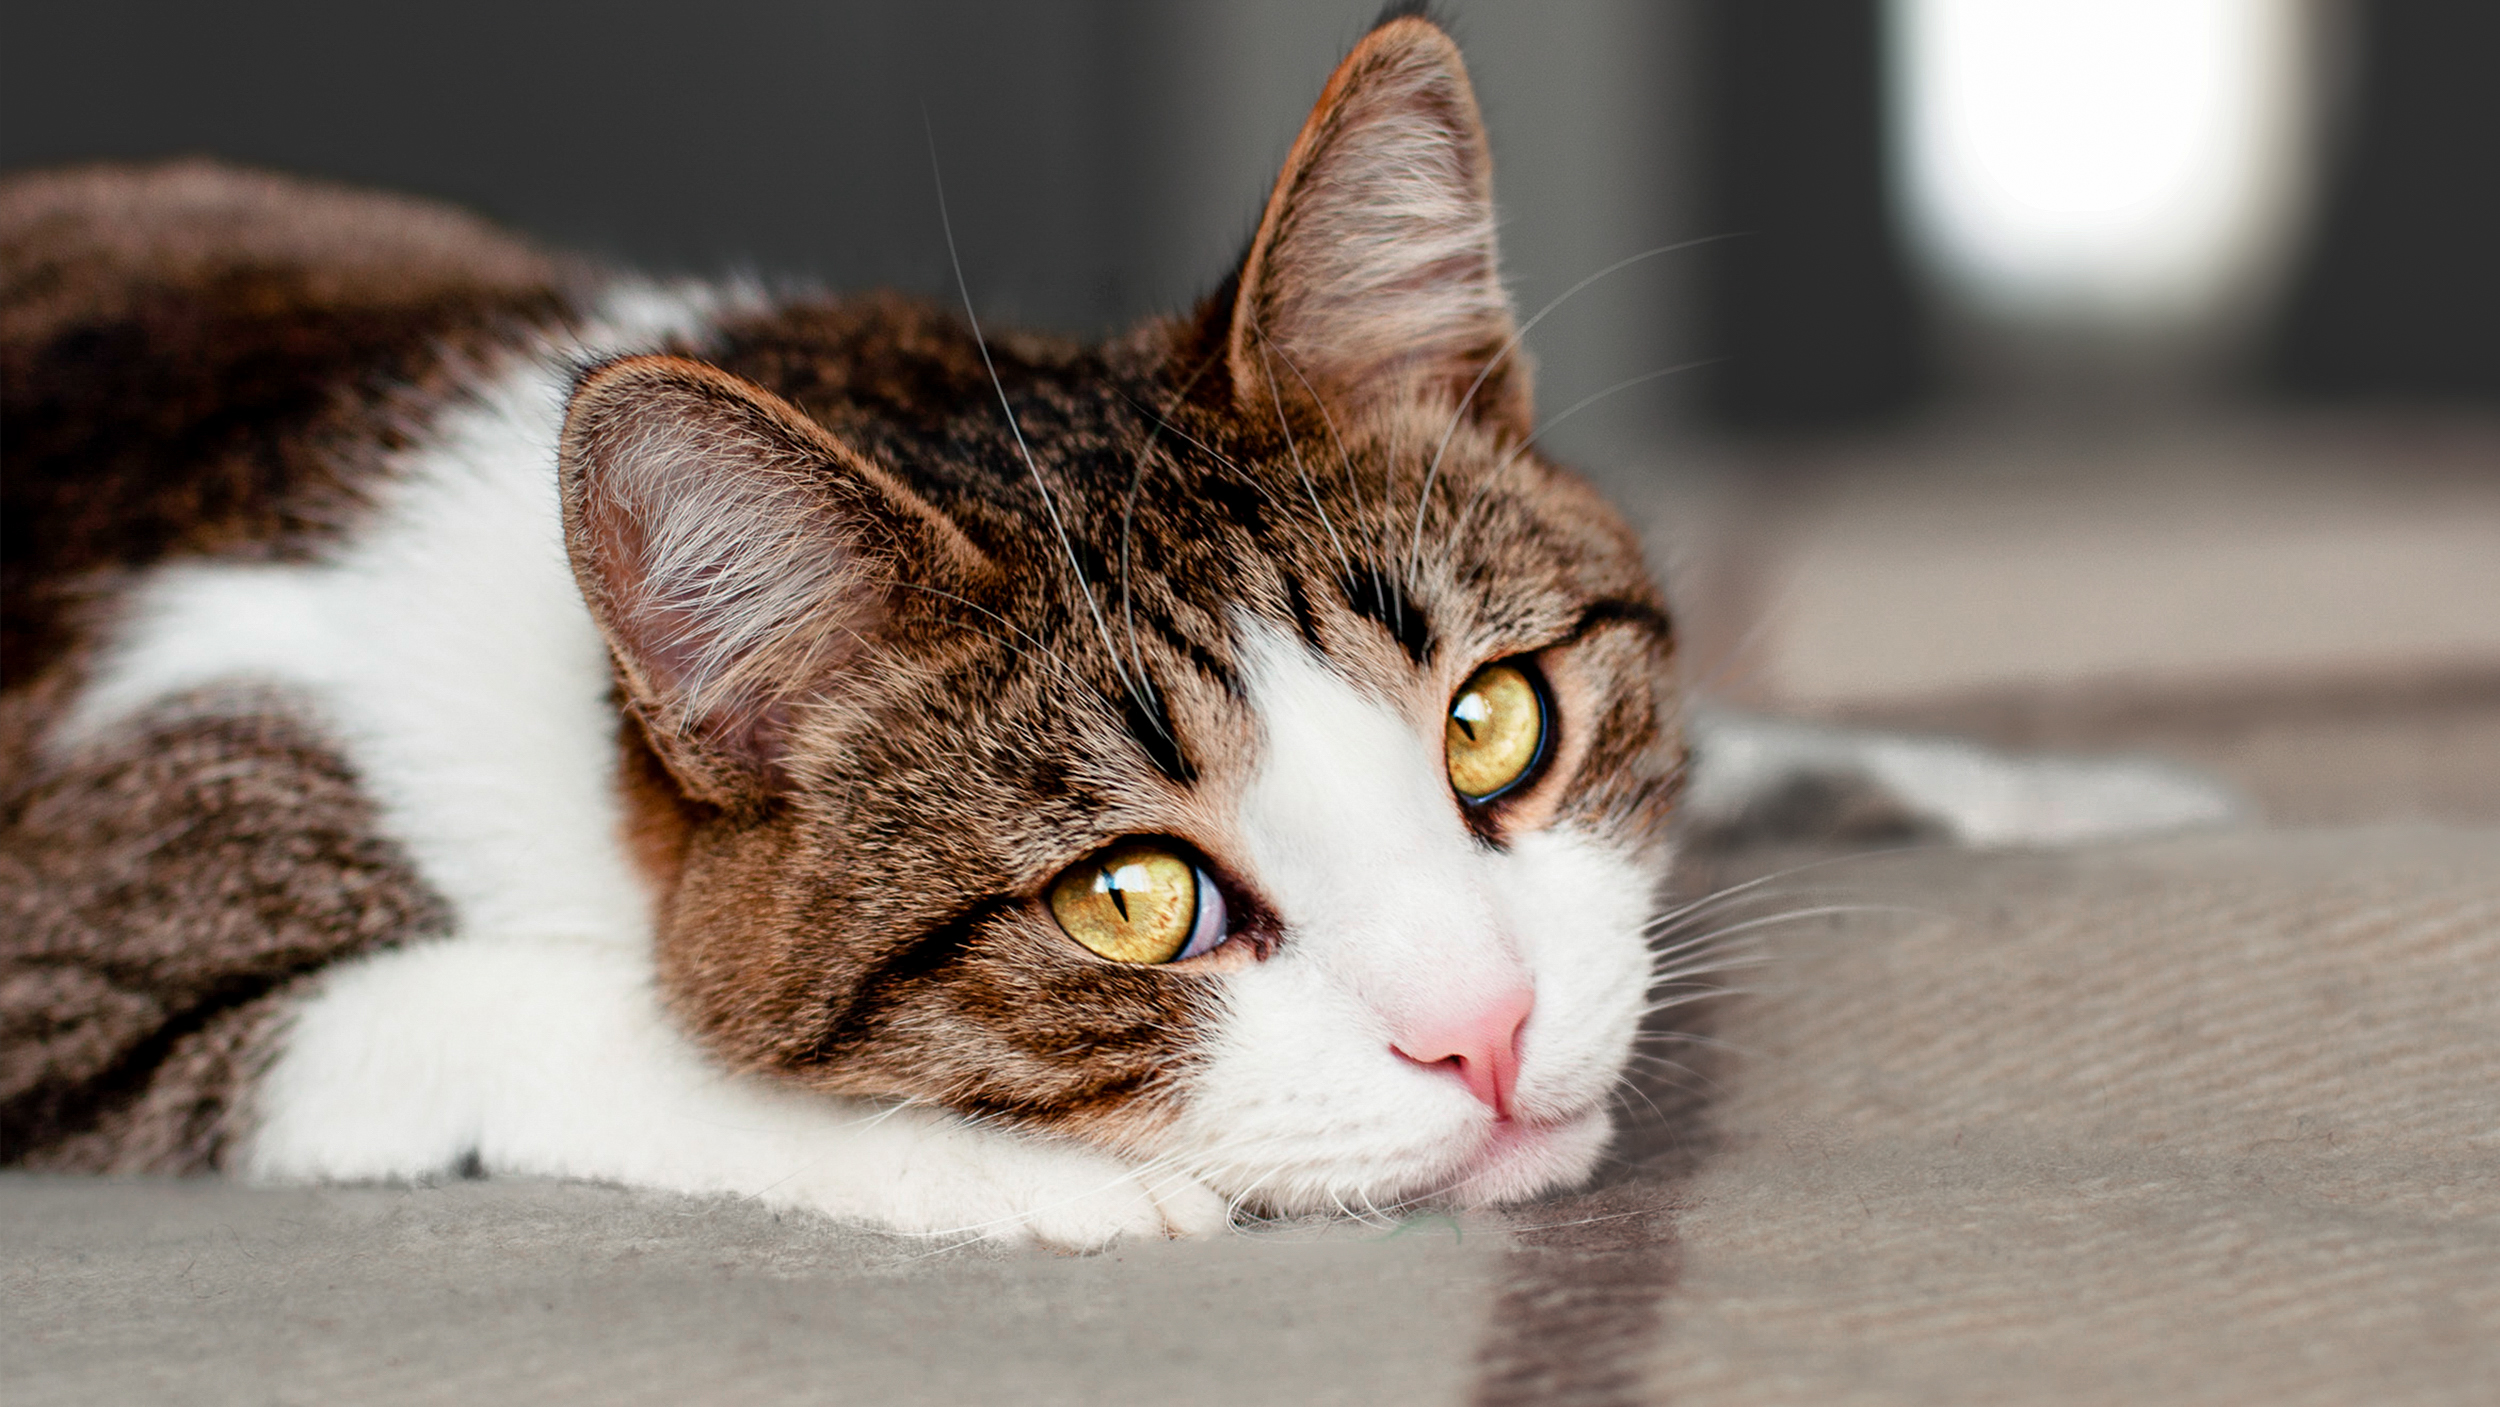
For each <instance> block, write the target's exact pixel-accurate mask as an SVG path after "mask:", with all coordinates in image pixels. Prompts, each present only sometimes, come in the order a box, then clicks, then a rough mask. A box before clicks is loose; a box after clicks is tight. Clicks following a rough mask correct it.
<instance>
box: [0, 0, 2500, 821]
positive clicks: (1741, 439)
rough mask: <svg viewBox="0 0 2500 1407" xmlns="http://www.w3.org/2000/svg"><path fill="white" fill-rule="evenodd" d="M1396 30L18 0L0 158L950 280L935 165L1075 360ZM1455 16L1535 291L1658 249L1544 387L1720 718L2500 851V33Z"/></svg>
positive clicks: (2139, 14) (1576, 324) (770, 269)
mask: <svg viewBox="0 0 2500 1407" xmlns="http://www.w3.org/2000/svg"><path fill="white" fill-rule="evenodd" d="M1376 9H1377V6H1376V3H1374V0H1258V3H1249V2H1248V0H1241V2H1240V3H1217V0H1160V3H1150V2H1149V0H1025V2H1024V3H973V0H909V2H908V3H904V2H902V0H895V2H894V3H842V0H816V2H815V3H797V0H713V3H709V4H705V5H701V6H687V5H663V4H652V3H636V2H635V0H615V2H614V3H604V4H599V5H560V4H535V5H534V4H527V3H515V2H514V0H501V3H491V4H490V3H484V0H437V3H434V4H431V5H426V6H414V7H382V6H349V5H339V4H336V3H319V4H315V3H293V2H292V0H266V3H259V4H249V5H200V4H196V3H190V4H186V3H169V2H168V0H82V3H80V4H78V5H53V6H14V7H12V8H11V9H10V10H9V12H8V13H7V15H6V18H5V21H4V23H5V26H6V28H5V31H4V32H0V166H5V167H7V168H11V169H15V168H22V167H30V166H42V165H53V164H60V163H67V162H77V161H89V160H98V159H138V158H149V157H162V156H170V155H177V154H195V153H205V154H212V155H216V156H219V157H223V158H227V159H231V160H235V161H239V162H247V163H252V164H258V165H266V166H272V167H278V168H283V169H286V170H291V171H297V172H305V173H311V174H316V175H321V176H328V177H334V178H338V179H342V180H348V181H354V182H361V183H369V184H375V185H383V186H389V187H393V188H396V189H401V190H406V191H412V192H417V193H422V194H428V195H434V196H439V197H442V198H445V199H448V200H452V201H456V202H459V203H461V204H464V205H467V206H470V207H472V208H474V209H477V210H479V211H482V212H484V213H486V214H488V215H490V216H492V217H494V218H497V219H500V220H503V221H505V222H508V223H510V224H512V225H515V226H517V227H520V228H522V229H524V230H527V231H530V232H532V233H534V234H536V235H538V236H540V237H541V238H542V239H544V240H546V241H548V242H550V243H553V244H558V245H562V246H567V247H571V248H576V249H584V250H589V251H592V252H596V253H600V254H604V255H607V256H609V257H611V258H613V259H615V260H617V261H619V262H622V263H628V264H632V265H636V266H640V267H643V268H648V269H656V270H663V271H683V272H693V273H716V272H723V271H733V270H735V271H752V272H758V273H762V274H765V275H767V276H774V277H790V278H797V279H805V280H812V281H817V282H822V283H826V284H830V285H833V286H836V287H843V288H853V287H865V286H869V285H879V284H883V285H890V286H896V287H901V288H904V289H907V290H911V291H916V292H921V293H925V294H931V295H935V296H943V297H949V298H950V299H951V294H952V284H951V275H950V273H949V270H948V265H947V257H946V247H945V242H944V238H943V236H942V233H941V229H940V225H939V220H938V212H937V201H936V198H935V194H934V188H933V182H932V169H931V157H930V146H931V143H932V140H933V141H934V145H935V147H936V151H937V158H938V164H939V166H940V167H941V168H942V171H943V175H944V179H945V182H946V190H947V195H948V199H949V202H950V204H951V206H952V210H953V215H954V223H955V233H956V239H957V244H958V247H959V248H960V250H961V254H962V260H963V265H964V270H965V274H966V277H967V279H968V280H969V283H970V285H971V288H972V291H973V295H974V297H975V299H976V300H977V301H978V303H979V305H980V307H981V310H982V313H983V316H984V318H985V319H995V320H996V321H998V322H1000V323H1008V322H1022V323H1027V324H1033V325H1039V326H1044V327H1049V328H1055V329H1059V330H1064V331H1070V332H1077V333H1092V332H1099V331H1102V330H1105V329H1108V328H1112V327H1115V326H1118V325H1120V324H1122V323H1125V322H1127V321H1129V320H1131V319H1133V318H1136V317H1138V316H1140V315H1143V314H1146V313H1150V312H1154V311H1158V310H1165V309H1172V308H1177V307H1181V306H1185V305H1187V304H1188V303H1189V302H1191V301H1192V300H1194V299H1195V298H1196V297H1197V296H1199V295H1200V294H1202V293H1203V292H1205V291H1206V290H1207V289H1208V288H1209V287H1211V286H1212V285H1213V284H1214V283H1215V281H1216V280H1217V279H1218V278H1219V277H1220V276H1221V275H1222V274H1223V273H1224V272H1225V270H1226V269H1227V268H1228V267H1229V265H1230V263H1231V262H1232V260H1233V259H1234V258H1235V257H1236V256H1237V255H1238V253H1239V252H1240V249H1241V246H1242V244H1243V242H1244V241H1245V239H1246V238H1247V236H1248V234H1249V232H1250V230H1251V228H1252V227H1253V225H1254V223H1255V221H1256V218H1257V214H1258V210H1259V205H1260V202H1261V200H1262V199H1263V197H1264V195H1265V193H1266V186H1267V182H1268V180H1269V179H1270V178H1271V176H1272V174H1273V172H1274V169H1275V167H1276V165H1277V164H1278V162H1279V161H1280V160H1281V158H1282V156H1283V154H1284V152H1285V150H1286V149H1287V147H1288V145H1289V144H1290V143H1291V141H1292V138H1293V135H1294V132H1295V130H1296V128H1297V127H1298V125H1299V123H1300V121H1301V119H1302V116H1303V115H1304V113H1305V112H1306V111H1307V109H1308V107H1309V104H1310V102H1311V100H1312V99H1313V98H1314V97H1315V96H1316V95H1317V93H1318V91H1319V89H1320V86H1321V84H1322V83H1323V81H1324V80H1325V78H1326V76H1327V73H1328V71H1329V68H1330V67H1331V65H1332V64H1333V63H1334V62H1335V60H1336V59H1337V58H1338V57H1339V56H1340V55H1341V54H1342V53H1343V52H1344V50H1345V48H1346V47H1347V46H1348V45H1349V44H1350V43H1351V42H1352V41H1353V40H1354V39H1356V38H1357V37H1359V36H1360V34H1361V33H1362V32H1363V30H1364V29H1365V28H1366V27H1367V26H1368V24H1369V23H1370V21H1371V19H1372V17H1373V14H1374V13H1375V11H1376ZM1436 13H1437V14H1438V15H1439V16H1441V17H1442V18H1443V19H1444V20H1445V21H1446V22H1447V23H1448V25H1449V27H1450V28H1451V29H1452V31H1453V32H1454V33H1455V34H1456V36H1457V37H1458V39H1459V41H1460V43H1461V44H1462V46H1463V47H1464V48H1465V49H1466V51H1467V54H1468V57H1469V61H1470V64H1471V66H1472V70H1473V73H1474V76H1475V79H1476V82H1477V85H1478V91H1479V96H1480V98H1481V99H1482V102H1483V105H1484V108H1485V112H1486V116H1487V118H1488V121H1489V122H1490V124H1491V128H1492V132H1493V140H1494V147H1495V154H1496V162H1497V167H1498V177H1497V187H1498V195H1499V198H1500V201H1501V206H1502V216H1503V226H1502V233H1503V240H1504V254H1505V260H1506V268H1507V273H1508V276H1509V278H1510V281H1511V284H1512V288H1513V292H1514V294H1515V296H1516V297H1517V299H1518V300H1519V302H1520V304H1521V306H1522V309H1523V311H1533V310H1535V309H1538V308H1541V307H1543V306H1544V305H1545V304H1546V303H1547V301H1548V300H1550V299H1553V298H1554V297H1556V296H1557V295H1560V294H1563V293H1564V292H1565V291H1566V290H1568V289H1571V288H1572V287H1573V286H1574V285H1575V284H1577V283H1579V282H1580V281H1581V280H1583V279H1584V278H1587V277H1588V276H1590V275H1592V274H1596V273H1598V272H1599V271H1601V270H1605V269H1607V268H1608V267H1609V266H1610V265H1614V264H1616V263H1618V262H1619V261H1623V260H1627V259H1630V260H1632V262H1631V263H1629V264H1628V265H1627V266H1625V267H1623V268H1621V269H1619V270H1617V271H1615V272H1613V273H1610V274H1607V275H1606V276H1605V277H1603V278H1601V279H1599V280H1597V281H1596V282H1595V283H1593V284H1591V285H1590V286H1589V287H1588V288H1586V289H1585V290H1584V291H1582V292H1580V293H1578V294H1576V295H1574V296H1573V297H1571V298H1570V299H1569V300H1567V301H1566V302H1564V303H1563V304H1562V305H1561V306H1560V307H1559V308H1557V309H1556V310H1555V311H1554V313H1553V314H1552V316H1550V317H1549V318H1547V319H1546V320H1545V321H1544V322H1542V323H1541V324H1539V326H1538V327H1537V329H1536V331H1535V334H1534V335H1533V336H1532V338H1531V339H1530V346H1531V349H1532V350H1533V351H1534V353H1535V356H1536V361H1537V365H1538V375H1539V381H1538V385H1539V403H1540V408H1541V410H1542V412H1543V413H1544V414H1545V415H1546V416H1547V417H1548V420H1549V423H1550V425H1551V429H1550V433H1549V434H1548V435H1547V438H1546V443H1547V444H1548V445H1549V446H1550V447H1552V448H1554V449H1555V450H1557V451H1558V452H1559V453H1561V454H1563V455H1564V456H1565V457H1567V458H1569V459H1571V460H1572V461H1574V462H1576V463H1579V464H1581V465H1583V466H1584V467H1585V468H1587V469H1588V470H1589V471H1590V472H1591V473H1592V474H1594V475H1595V476H1597V477H1598V478H1599V479H1600V481H1601V482H1602V483H1604V484H1605V485H1606V486H1607V487H1608V488H1609V489H1610V491H1612V492H1613V493H1614V494H1615V495H1616V496H1617V498H1618V499H1619V500H1620V501H1622V502H1623V503H1624V504H1625V505H1626V507H1627V509H1628V510H1629V511H1631V512H1632V513H1634V514H1635V516H1636V517H1637V518H1639V519H1640V521H1641V522H1642V523H1643V524H1644V525H1645V527H1646V528H1647V529H1648V530H1649V532H1650V536H1651V541H1652V544H1653V547H1654V548H1655V550H1656V553H1657V555H1658V558H1659V561H1660V564H1661V567H1662V570H1664V571H1665V572H1666V573H1667V574H1668V575H1669V576H1670V578H1671V581H1672V586H1673V588H1674V590H1675V592H1676V595H1677V597H1678V598H1679V609H1680V611H1681V613H1682V615H1683V618H1684V620H1685V623H1686V627H1687V641H1688V665H1689V668H1690V669H1691V671H1692V673H1693V677H1694V679H1695V680H1696V682H1697V683H1698V684H1699V685H1700V686H1701V687H1703V688H1704V689H1706V690H1708V691H1709V692H1712V693H1714V694H1717V695H1719V696H1721V697H1724V698H1727V699H1731V700H1735V701H1738V702H1742V703H1746V704H1750V705H1754V706H1760V707H1769V708H1775V709H1780V710H1783V711H1788V712H1793V713H1799V714H1805V715H1811V716H1822V717H1830V718H1835V719H1841V720H1847V721H1853V722H1875V723H1882V724H1887V725H1892V726H1909V727H1924V728H1941V729H1952V730H1956V731H1962V732H1967V733H1976V734H1979V735H1982V736H1988V737H1994V738H1998V739H2000V740H2003V741H2007V742H2013V743H2021V744H2026V745H2039V746H2058V747H2126V748H2137V749H2143V750H2150V751H2156V752H2164V753H2168V754H2170V755H2173V756H2178V757H2182V758H2185V759H2188V760H2191V761H2196V762H2199V763H2201V764H2203V765H2206V766H2209V767H2212V768H2215V769H2217V770H2219V771H2222V772H2224V773H2226V774H2227V775H2230V776H2233V777H2235V778H2237V779H2239V780H2241V781H2242V783H2243V784H2244V785H2246V786H2248V787H2249V788H2250V789H2251V790H2252V791H2253V792H2255V793H2257V794H2258V795H2259V796H2260V798H2261V799H2262V800H2264V801H2265V803H2266V804H2267V806H2268V807H2269V808H2270V809H2271V810H2272V811H2273V812H2274V813H2275V814H2276V815H2278V816H2281V817H2286V818H2293V819H2304V818H2314V819H2334V818H2346V817H2360V816H2401V815H2416V814H2428V815H2444V816H2455V815H2461V814H2466V813H2471V814H2474V815H2477V816H2486V815H2500V337H2495V335H2494V329H2496V328H2500V257H2495V255H2496V254H2500V83H2495V82H2494V81H2493V80H2492V75H2493V74H2495V73H2500V6H2495V5H2491V4H2489V3H2487V0H1890V3H1885V2H1884V0H1540V3H1517V2H1516V0H1514V2H1513V3H1503V0H1445V3H1442V4H1440V5H1438V6H1437V7H1436ZM1706 236H1725V238H1721V239H1717V240H1714V241H1712V242H1709V243H1706V244H1702V245H1699V246H1694V247H1685V248H1681V249H1677V250H1675V251H1673V252H1666V253H1655V254H1648V255H1646V257H1638V258H1636V257H1635V256H1642V255H1644V252H1645V251H1652V250H1657V249H1660V248H1662V247H1665V246H1673V245H1681V244H1685V243H1686V242H1689V241H1694V240H1698V239H1701V238H1703V237H1706ZM1694 362H1706V363H1707V365H1704V366H1702V367H1700V368H1698V369H1696V370H1692V371H1689V372H1684V373H1678V374H1665V373H1666V369H1668V368H1673V367H1678V366H1683V365H1685V364H1688V363H1694ZM0 434H5V428H4V427H0Z"/></svg>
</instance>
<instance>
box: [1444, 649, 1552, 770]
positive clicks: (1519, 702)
mask: <svg viewBox="0 0 2500 1407" xmlns="http://www.w3.org/2000/svg"><path fill="white" fill-rule="evenodd" d="M1443 732H1444V734H1445V735H1446V736H1447V738H1448V748H1449V757H1450V785H1451V786H1454V787H1456V788H1458V794H1459V795H1460V796H1463V797H1465V798H1467V799H1468V800H1469V801H1482V800H1485V799H1486V798H1488V797H1490V796H1492V795H1494V794H1495V793H1497V792H1500V791H1503V790H1505V789H1507V788H1509V787H1512V786H1515V785H1517V784H1518V782H1519V780H1520V779H1521V778H1522V777H1525V776H1526V775H1527V774H1528V769H1529V768H1531V767H1534V766H1535V765H1536V760H1537V754H1538V753H1540V752H1541V751H1543V750H1544V747H1545V705H1544V702H1543V701H1542V700H1540V699H1539V698H1538V697H1537V692H1536V685H1534V684H1532V683H1530V682H1529V681H1528V676H1527V675H1525V674H1523V673H1521V672H1520V671H1519V669H1518V668H1517V667H1516V666H1513V665H1507V664H1488V665H1486V666H1485V667H1484V668H1482V669H1479V670H1477V671H1476V672H1475V674H1474V676H1473V677H1471V678H1470V679H1468V681H1467V682H1466V684H1464V685H1462V686H1461V687H1460V689H1459V691H1458V697H1457V698H1455V699H1452V700H1450V721H1449V725H1448V726H1447V727H1446V728H1445V729H1443Z"/></svg>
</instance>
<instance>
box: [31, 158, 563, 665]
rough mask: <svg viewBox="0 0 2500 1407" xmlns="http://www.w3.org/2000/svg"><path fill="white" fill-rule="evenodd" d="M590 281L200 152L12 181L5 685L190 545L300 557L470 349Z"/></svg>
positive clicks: (392, 203)
mask: <svg viewBox="0 0 2500 1407" xmlns="http://www.w3.org/2000/svg"><path fill="white" fill-rule="evenodd" d="M584 286H586V280H585V277H584V275H583V272H582V271H581V270H578V269H568V267H567V266H565V265H563V264H560V263H559V262H558V261H556V260H553V259H550V258H548V257H546V256H544V255H541V254H539V253H538V252H537V251H535V250H533V249H531V248H529V247H528V246H527V245H524V244H522V243H521V242H519V241H517V240H515V239H513V238H511V237H510V236H508V235H505V234H503V233H501V232H500V231H497V230H495V229H493V228H491V227H489V226H487V225H485V224H483V223H481V222H479V221H477V220H475V219H473V218H471V217H469V216H467V215H464V214H462V213H460V212H458V211H454V210H448V209H445V208H443V207H441V206H436V205H430V204H426V203H424V202H420V201H414V200H408V199H404V198H401V197H396V196H386V195H374V194H369V193H365V192H357V191H347V190H342V189H339V188H336V187H331V186H324V185H320V184H317V183H313V182H308V181H302V180H295V179H291V178H287V177H281V176H270V175H262V174H258V173H251V172H241V171H232V170H227V169H224V168H220V167H217V166H213V165H210V164H208V163H205V162H193V163H185V164H178V165H171V166H161V167H151V168H117V167H96V168H90V169H86V170H80V171H68V172H61V173H56V174H47V175H35V176H26V177H19V178H16V179H13V180H11V181H10V182H8V183H7V184H6V185H5V186H4V187H0V422H4V423H5V424H6V425H7V427H8V473H7V475H6V477H5V481H4V483H5V495H6V500H5V512H4V513H0V597H5V599H6V602H7V606H6V621H5V627H4V628H0V672H4V673H5V674H6V676H7V678H8V680H9V681H10V683H9V687H10V688H11V689H15V688H16V687H17V686H18V685H20V684H22V683H23V682H25V681H26V680H27V679H28V678H30V677H31V676H33V675H34V674H36V673H38V672H40V671H41V670H43V669H44V668H45V667H47V666H48V665H49V664H50V663H51V662H52V661H54V660H55V659H57V658H58V657H59V656H60V655H61V654H62V652H63V651H65V650H67V649H68V648H70V646H71V644H72V641H73V638H74V635H75V627H74V625H73V623H72V621H71V619H69V615H70V613H71V612H72V611H73V610H74V608H75V604H76V602H78V601H79V600H81V599H85V598H86V597H87V596H88V595H90V594H91V593H92V592H93V591H95V590H96V589H98V588H103V587H108V586H110V585H112V584H113V583H112V581H111V580H110V579H105V580H97V579H96V578H97V576H98V574H105V573H122V572H128V571H131V570H133V569H136V568H140V567H144V566H147V565H150V564H152V563H155V562H158V561H161V560H164V559H166V558H168V557H176V556H220V557H246V558H261V559H270V560H298V559H301V558H302V557H303V556H304V554H305V552H306V551H307V549H308V548H310V547H311V546H312V545H314V544H316V543H318V542H321V541H324V540H327V539H329V538H331V537H332V536H334V535H335V534H336V533H337V532H338V531H339V530H340V529H341V528H342V527H344V526H345V525H346V523H347V522H348V521H350V520H351V519H352V518H353V516H354V515H355V513H356V511H357V509H358V508H359V506H360V505H361V502H362V487H361V485H362V481H363V480H364V479H365V478H366V477H367V476H368V475H370V474H372V473H374V472H375V471H376V469H377V467H378V465H377V460H378V458H379V456H380V455H382V454H383V453H386V452H388V451H392V450H397V449H403V448H405V447H407V446H408V445H409V444H410V443H411V442H412V437H413V435H414V434H415V433H417V431H418V428H419V427H421V426H422V424H423V420H424V414H423V413H424V411H425V409H426V408H427V407H429V406H431V405H433V404H436V403H439V401H440V400H441V399H442V397H443V396H444V395H445V394H446V393H448V392H449V391H450V390H452V389H454V384H453V383H454V381H455V378H456V377H457V376H458V375H459V374H460V371H461V369H462V367H463V366H464V364H465V362H466V360H467V359H468V358H469V357H472V356H474V355H476V354H480V353H484V352H487V351H489V350H491V349H492V348H494V347H495V346H497V345H498V344H499V343H501V342H503V341H506V340H508V339H509V337H510V334H511V333H512V331H513V330H514V329H516V328H518V327H521V326H524V325H528V324H533V323H545V322H548V321H551V320H553V319H555V318H557V317H558V316H560V315H561V314H562V313H563V312H564V311H565V309H566V308H567V307H568V305H569V298H568V290H569V291H578V290H579V289H580V288H581V287H584Z"/></svg>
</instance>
